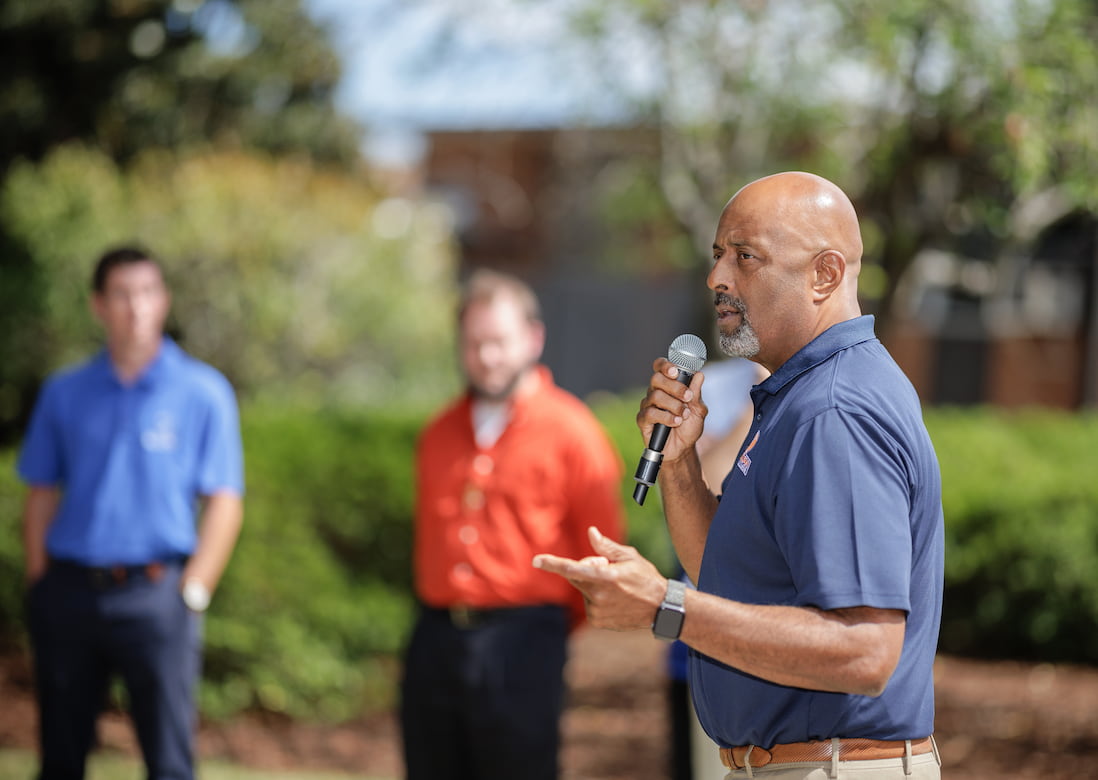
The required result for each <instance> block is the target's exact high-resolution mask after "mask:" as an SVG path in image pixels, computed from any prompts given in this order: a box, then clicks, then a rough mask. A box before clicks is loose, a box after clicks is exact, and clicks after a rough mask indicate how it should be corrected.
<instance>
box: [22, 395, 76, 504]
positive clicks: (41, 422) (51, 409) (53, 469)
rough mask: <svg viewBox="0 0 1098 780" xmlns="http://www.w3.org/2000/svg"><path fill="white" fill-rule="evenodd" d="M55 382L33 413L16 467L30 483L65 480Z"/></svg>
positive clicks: (39, 399) (47, 483)
mask: <svg viewBox="0 0 1098 780" xmlns="http://www.w3.org/2000/svg"><path fill="white" fill-rule="evenodd" d="M56 396H57V392H56V385H55V384H54V383H53V382H52V381H51V382H47V383H46V384H45V385H44V386H43V388H42V391H41V393H39V396H38V402H37V403H36V404H35V405H34V411H33V412H32V413H31V418H30V424H29V425H28V427H27V432H26V435H25V436H24V438H23V446H22V448H21V450H20V452H19V460H18V461H17V463H16V471H17V472H18V474H19V476H20V477H21V478H22V479H23V481H24V482H26V483H27V484H28V485H40V486H47V485H48V486H54V485H59V484H61V483H62V482H64V476H65V475H64V459H63V457H62V453H61V439H60V436H59V435H58V428H57V423H56V413H55V410H56V401H55V399H56Z"/></svg>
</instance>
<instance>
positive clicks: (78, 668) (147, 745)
mask: <svg viewBox="0 0 1098 780" xmlns="http://www.w3.org/2000/svg"><path fill="white" fill-rule="evenodd" d="M180 572H181V564H170V565H167V566H166V567H165V568H164V570H163V572H162V573H158V576H157V577H156V578H149V577H147V576H144V575H143V574H141V573H140V572H137V571H134V570H130V572H129V573H128V574H127V575H126V576H125V579H124V581H122V582H119V581H117V580H115V579H112V578H104V577H102V576H100V577H92V576H91V574H90V572H89V571H88V570H85V569H82V568H80V567H75V566H72V565H68V564H52V565H51V566H50V569H49V570H48V571H47V573H46V575H45V576H44V577H43V578H42V579H41V580H40V581H39V582H38V583H36V584H35V585H34V586H33V587H32V588H31V590H30V592H29V593H28V595H27V610H28V623H29V627H30V636H31V642H32V645H33V648H34V661H35V682H36V685H37V694H38V706H39V720H40V722H39V737H40V746H41V753H42V771H41V774H40V775H39V778H40V780H81V779H82V778H83V777H84V767H85V763H86V759H87V755H88V753H89V751H90V750H91V749H92V747H93V746H94V744H95V724H96V719H97V717H98V715H99V714H100V712H101V710H102V709H103V705H104V703H105V701H106V694H107V689H108V685H109V682H110V680H111V678H112V676H113V675H115V674H118V675H120V676H121V678H122V681H123V682H124V683H125V686H126V690H127V692H128V695H129V703H130V715H131V717H132V718H133V722H134V728H135V730H136V732H137V739H138V742H139V744H140V746H141V751H142V754H143V756H144V759H145V765H146V767H147V769H148V778H149V780H192V779H193V777H194V767H193V733H194V727H195V721H196V711H195V704H194V688H195V683H196V682H197V680H198V674H199V667H200V664H201V629H202V619H201V617H200V616H198V615H195V614H193V613H192V612H190V610H188V609H187V608H186V606H185V605H184V604H183V600H182V597H181V596H180V593H179V577H180Z"/></svg>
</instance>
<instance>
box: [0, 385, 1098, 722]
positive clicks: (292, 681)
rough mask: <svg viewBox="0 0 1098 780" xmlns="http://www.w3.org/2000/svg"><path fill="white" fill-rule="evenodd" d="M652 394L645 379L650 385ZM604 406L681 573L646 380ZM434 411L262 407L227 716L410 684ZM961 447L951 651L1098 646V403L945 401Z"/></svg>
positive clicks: (235, 587)
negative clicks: (1005, 408) (653, 477)
mask: <svg viewBox="0 0 1098 780" xmlns="http://www.w3.org/2000/svg"><path fill="white" fill-rule="evenodd" d="M637 397H639V395H638V396H637ZM592 405H593V406H594V408H595V410H596V412H597V413H598V414H599V416H600V419H602V420H603V422H604V424H605V426H606V428H607V430H608V432H609V433H610V436H611V438H612V439H613V440H614V441H615V443H616V444H617V446H618V447H619V450H620V451H621V452H622V454H623V461H624V465H625V468H626V472H627V473H626V478H625V479H624V480H623V482H622V501H623V502H624V504H625V506H626V507H627V512H628V520H629V541H630V543H631V544H634V545H635V546H637V547H638V549H640V550H641V552H642V553H644V554H645V555H647V556H648V557H650V558H652V559H653V560H655V561H656V562H657V564H658V565H659V566H660V567H661V569H663V570H664V571H665V572H670V571H671V568H672V566H673V556H672V555H671V551H670V545H669V542H668V539H667V534H666V531H665V530H664V528H663V518H662V514H661V512H660V510H659V501H658V496H651V497H650V499H649V501H648V502H647V503H646V505H645V506H644V507H637V506H636V505H635V504H634V503H633V502H632V499H631V495H632V488H633V484H632V480H631V471H632V468H633V467H634V466H635V459H636V457H637V455H638V453H639V452H640V447H641V439H640V436H639V434H638V433H637V430H636V427H635V425H634V422H633V417H634V415H635V412H636V399H635V398H632V397H626V398H616V397H609V396H608V397H602V398H597V399H592ZM425 414H426V413H425V412H424V411H423V410H411V409H402V410H392V409H386V410H383V411H378V410H355V411H349V410H300V409H297V410H291V409H284V408H272V407H258V406H253V407H248V408H245V410H244V414H243V427H244V436H245V448H246V458H247V479H248V496H247V499H246V521H245V526H244V530H243V532H242V535H241V539H240V543H239V545H238V547H237V550H236V553H235V555H234V557H233V560H232V562H231V564H230V566H229V568H228V570H227V572H226V574H225V579H224V581H223V583H222V586H221V588H220V590H219V591H218V593H217V594H216V597H215V599H214V603H213V605H212V607H211V610H210V613H209V617H208V620H207V624H206V647H207V652H206V669H205V675H204V679H203V686H202V692H201V704H202V708H203V712H204V713H205V715H206V716H207V717H223V716H228V715H231V714H233V713H235V712H238V711H240V710H243V709H249V708H262V709H265V710H269V711H274V712H282V713H285V714H287V715H290V716H292V717H297V718H306V719H325V720H337V719H341V718H345V717H348V716H350V715H353V714H355V713H358V712H361V711H364V710H370V709H376V708H381V707H386V706H389V705H391V704H392V703H393V696H394V691H395V679H396V670H397V661H396V660H395V659H396V655H397V651H398V650H399V648H400V646H401V644H402V643H403V641H404V639H405V637H406V634H407V631H408V629H409V627H410V622H411V616H412V608H413V600H412V597H411V593H410V587H409V586H410V570H411V566H410V548H411V528H410V522H409V520H410V515H411V509H412V495H411V493H412V473H411V462H412V454H413V449H414V444H415V437H416V435H417V432H418V430H419V427H420V426H421V425H422V423H423V420H424V418H425ZM927 423H928V427H929V428H930V431H931V436H932V437H933V439H934V441H935V444H936V446H937V449H938V455H939V458H940V461H941V466H942V474H943V486H944V495H943V502H944V505H945V512H946V545H947V548H946V584H947V587H946V599H945V614H944V618H943V625H942V639H941V643H940V648H941V650H943V651H945V652H951V653H963V654H970V655H979V656H986V657H1014V658H1033V659H1042V660H1050V661H1074V662H1081V663H1090V664H1098V631H1096V630H1095V626H1098V581H1096V578H1095V577H1094V576H1093V574H1092V572H1094V571H1096V570H1098V468H1096V466H1098V454H1096V453H1095V447H1094V444H1095V443H1096V442H1098V416H1095V415H1072V414H1063V413H1054V412H1038V411H1033V412H1024V413H1015V414H1008V413H1004V412H1001V411H992V410H985V409H977V410H972V409H966V410H963V411H960V410H932V411H928V413H927ZM13 461H14V453H13V452H11V451H8V452H3V453H0V518H2V519H0V640H3V641H5V642H6V643H7V644H8V645H9V646H10V645H12V644H17V645H18V644H22V643H24V642H25V639H24V634H23V626H22V614H21V609H22V607H21V603H22V599H21V595H22V583H21V578H22V563H21V549H20V533H19V513H20V507H21V503H22V495H23V490H22V488H21V487H20V486H19V484H18V482H17V480H16V479H15V477H14V473H13Z"/></svg>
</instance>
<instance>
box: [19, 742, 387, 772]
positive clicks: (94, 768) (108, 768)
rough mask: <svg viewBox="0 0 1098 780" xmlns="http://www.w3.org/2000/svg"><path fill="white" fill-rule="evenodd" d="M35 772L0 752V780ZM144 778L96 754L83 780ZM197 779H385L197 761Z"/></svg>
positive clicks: (26, 755) (25, 760)
mask: <svg viewBox="0 0 1098 780" xmlns="http://www.w3.org/2000/svg"><path fill="white" fill-rule="evenodd" d="M37 770H38V762H37V759H36V757H35V755H34V753H33V752H31V751H29V750H3V749H0V777H2V778H5V780H31V778H33V777H34V774H35V772H36V771H37ZM144 776H145V768H144V766H143V765H142V763H141V762H140V761H138V760H135V759H132V758H126V757H124V756H117V755H113V754H110V753H96V754H94V755H93V756H92V757H91V759H90V760H89V762H88V774H87V778H86V780H131V779H132V780H141V778H143V777H144ZM197 776H198V780H387V779H386V778H376V777H375V778H370V777H367V776H366V775H351V774H344V773H341V772H273V771H271V772H265V771H261V770H258V769H245V768H243V767H239V766H233V765H232V764H225V763H222V762H220V761H203V762H201V763H200V764H199V767H198V773H197Z"/></svg>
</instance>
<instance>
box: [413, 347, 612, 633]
mask: <svg viewBox="0 0 1098 780" xmlns="http://www.w3.org/2000/svg"><path fill="white" fill-rule="evenodd" d="M538 371H539V374H540V380H541V381H540V382H539V384H538V387H537V389H536V390H535V391H533V392H532V393H529V394H526V395H523V396H521V397H519V398H516V399H514V400H513V401H512V406H511V409H510V420H509V422H508V424H507V427H506V428H505V429H504V431H503V433H502V434H501V435H500V437H499V439H498V440H497V441H496V442H495V444H493V445H492V446H490V447H480V446H478V445H477V443H476V440H475V439H474V435H473V422H472V399H471V398H470V396H468V395H466V396H464V397H462V398H461V399H459V400H458V401H457V402H455V403H454V404H453V405H451V406H450V407H449V408H447V409H446V410H444V411H443V412H442V413H441V414H440V415H439V416H438V417H436V418H435V419H434V420H433V421H432V422H431V423H430V424H429V425H428V426H427V428H426V429H425V430H424V431H423V433H422V434H421V436H420V440H419V445H418V453H417V464H416V479H417V499H416V534H415V583H416V591H417V594H418V595H419V598H420V599H421V600H422V601H423V602H424V603H425V604H427V605H429V606H432V607H450V606H454V605H464V606H470V607H477V608H489V607H503V606H517V605H530V604H562V605H566V606H568V607H569V608H570V609H571V610H572V611H573V619H574V622H578V621H579V620H580V619H582V614H583V605H582V599H581V598H580V597H579V594H578V592H577V591H576V590H575V589H574V588H573V587H572V586H571V585H569V584H568V582H567V581H566V580H564V579H563V578H561V577H559V576H557V575H554V574H549V573H547V572H544V571H541V570H539V569H535V568H534V567H533V566H532V565H531V560H532V559H533V557H534V555H536V554H537V553H543V552H547V553H553V554H556V555H563V556H568V557H570V558H582V557H584V556H587V555H592V554H593V551H592V550H591V545H590V542H589V541H588V538H587V528H588V526H592V525H594V526H596V527H597V528H598V529H599V530H600V531H601V532H602V533H603V534H605V535H606V536H608V537H610V538H612V539H616V540H621V539H622V538H623V532H624V525H625V524H624V512H623V508H622V502H621V479H622V475H623V467H622V462H621V458H620V456H619V455H618V452H617V450H616V449H615V448H614V447H613V445H612V444H611V443H610V440H609V439H608V438H607V436H606V433H605V432H604V431H603V429H602V427H601V425H600V424H599V422H598V420H597V419H596V418H595V416H594V414H593V413H592V412H591V411H590V410H589V409H588V408H587V407H586V406H585V405H584V404H583V403H582V402H581V401H580V400H579V399H577V398H576V397H575V396H573V395H571V394H569V393H568V392H566V391H564V390H562V389H561V388H559V387H557V386H556V385H555V384H553V380H552V376H551V375H550V373H549V370H548V369H547V368H545V367H543V366H541V367H539V368H538Z"/></svg>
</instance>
